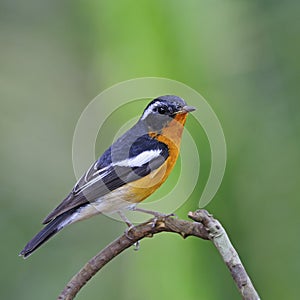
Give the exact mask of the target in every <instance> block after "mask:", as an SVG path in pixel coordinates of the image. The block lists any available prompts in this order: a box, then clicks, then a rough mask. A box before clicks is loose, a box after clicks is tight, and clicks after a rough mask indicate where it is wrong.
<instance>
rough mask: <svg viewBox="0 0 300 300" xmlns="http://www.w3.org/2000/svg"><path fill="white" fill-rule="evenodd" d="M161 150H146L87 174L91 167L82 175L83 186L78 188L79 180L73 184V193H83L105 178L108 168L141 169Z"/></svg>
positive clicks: (157, 155) (158, 154)
mask: <svg viewBox="0 0 300 300" xmlns="http://www.w3.org/2000/svg"><path fill="white" fill-rule="evenodd" d="M161 152H162V150H159V149H157V150H148V151H144V152H142V153H140V154H139V155H137V156H135V157H132V158H127V159H124V160H121V161H118V162H114V163H112V164H111V165H109V166H107V167H104V168H102V169H100V170H97V171H96V172H94V173H93V174H91V175H90V174H89V172H90V170H91V169H92V167H93V166H94V165H92V166H91V167H90V168H89V170H88V172H86V174H85V175H84V181H85V182H86V183H85V184H84V185H82V186H79V187H78V184H79V182H80V180H82V178H81V179H79V180H78V182H77V183H76V184H75V186H74V188H73V191H74V192H75V193H77V192H78V191H79V190H80V191H84V190H85V189H86V188H88V187H90V186H91V185H93V184H94V183H96V182H97V181H99V180H101V179H103V178H104V177H105V176H107V175H108V174H109V172H110V171H109V168H110V167H114V166H117V167H129V168H135V167H141V166H142V165H144V164H146V163H148V162H150V161H151V160H153V159H155V158H157V157H159V156H160V154H161ZM88 176H90V178H91V179H89V178H88Z"/></svg>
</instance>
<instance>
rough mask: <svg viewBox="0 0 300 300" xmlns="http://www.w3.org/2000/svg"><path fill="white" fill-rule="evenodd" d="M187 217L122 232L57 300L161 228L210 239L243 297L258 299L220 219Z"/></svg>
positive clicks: (202, 213)
mask: <svg viewBox="0 0 300 300" xmlns="http://www.w3.org/2000/svg"><path fill="white" fill-rule="evenodd" d="M188 216H189V218H191V219H193V220H194V221H195V222H190V221H185V220H179V219H176V218H174V217H171V216H166V217H159V218H154V219H151V220H149V221H147V222H145V223H142V224H140V225H137V226H135V227H133V228H132V229H130V230H129V232H127V233H124V234H123V235H122V236H120V237H119V238H117V239H116V240H114V241H113V242H112V243H110V244H109V245H107V246H106V247H105V248H104V249H103V250H102V251H101V252H99V253H98V254H97V255H96V256H94V257H93V258H92V259H91V260H90V261H89V262H88V263H87V264H86V265H85V266H84V267H83V268H82V269H81V270H80V271H79V272H78V273H77V274H76V275H75V276H74V277H73V278H72V279H71V280H70V281H69V283H68V284H67V285H66V286H65V288H64V289H63V291H62V292H61V294H60V295H59V297H58V298H57V300H72V299H74V297H75V296H76V295H77V293H78V292H79V291H80V289H81V288H82V287H83V286H84V285H85V284H86V283H87V282H88V281H89V280H90V279H91V278H92V277H93V276H94V275H95V274H96V273H97V272H98V271H100V270H101V269H102V268H103V267H104V266H105V265H106V264H107V263H108V262H110V261H111V260H112V259H113V258H114V257H116V256H117V255H119V254H120V253H121V252H123V251H124V250H125V249H127V248H129V247H131V246H132V245H134V244H135V243H136V242H138V241H140V240H142V239H143V238H146V237H152V236H153V235H154V234H157V233H159V232H163V231H166V232H173V233H177V234H179V235H181V236H182V237H183V238H186V237H188V236H195V237H198V238H201V239H204V240H211V241H212V242H213V243H214V245H215V246H216V248H217V250H218V251H219V253H220V254H221V256H222V258H223V260H224V262H225V263H226V265H227V267H228V269H229V270H230V273H231V275H232V278H233V280H234V281H235V283H236V285H237V287H238V289H239V292H240V293H241V295H242V297H243V299H244V300H259V299H260V298H259V296H258V294H257V292H256V291H255V289H254V287H253V285H252V283H251V280H250V278H249V277H248V275H247V273H246V270H245V268H244V266H243V265H242V262H241V261H240V259H239V256H238V254H237V252H236V251H235V249H234V248H233V246H232V244H231V243H230V240H229V238H228V236H227V234H226V232H225V230H224V228H223V227H222V226H221V224H220V222H219V221H218V220H216V219H214V218H213V217H212V215H210V214H209V213H208V212H207V211H206V210H197V211H196V212H190V213H189V214H188Z"/></svg>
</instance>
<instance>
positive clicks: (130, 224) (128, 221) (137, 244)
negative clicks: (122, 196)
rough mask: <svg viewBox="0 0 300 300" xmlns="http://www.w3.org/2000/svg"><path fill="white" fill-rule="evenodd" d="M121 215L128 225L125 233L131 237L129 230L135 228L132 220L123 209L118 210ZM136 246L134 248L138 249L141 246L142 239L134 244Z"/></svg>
mask: <svg viewBox="0 0 300 300" xmlns="http://www.w3.org/2000/svg"><path fill="white" fill-rule="evenodd" d="M118 214H119V216H120V217H121V219H122V220H123V221H124V222H125V224H126V225H127V226H128V228H126V230H125V235H126V237H127V238H129V239H131V238H130V236H129V234H128V232H129V231H130V230H131V229H132V228H134V225H133V224H132V223H131V222H130V220H129V219H128V218H127V217H126V216H125V214H124V213H123V212H122V211H120V210H119V211H118ZM133 246H134V248H133V249H134V250H135V251H137V250H139V248H140V241H137V242H136V243H134V244H133Z"/></svg>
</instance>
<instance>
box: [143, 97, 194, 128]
mask: <svg viewBox="0 0 300 300" xmlns="http://www.w3.org/2000/svg"><path fill="white" fill-rule="evenodd" d="M194 110H195V108H194V107H192V106H188V105H187V104H186V102H185V101H184V100H183V99H182V98H180V97H178V96H173V95H166V96H160V97H158V98H155V99H154V100H152V101H151V102H150V103H149V104H148V105H147V107H146V108H145V110H144V112H143V114H142V116H141V119H140V121H142V122H144V123H145V124H146V125H147V127H148V128H149V129H150V130H151V131H154V132H159V131H161V130H162V129H164V128H165V127H166V126H168V124H169V123H170V122H172V121H174V120H176V121H177V122H179V123H181V125H184V122H185V119H186V116H187V114H188V113H189V112H191V111H194Z"/></svg>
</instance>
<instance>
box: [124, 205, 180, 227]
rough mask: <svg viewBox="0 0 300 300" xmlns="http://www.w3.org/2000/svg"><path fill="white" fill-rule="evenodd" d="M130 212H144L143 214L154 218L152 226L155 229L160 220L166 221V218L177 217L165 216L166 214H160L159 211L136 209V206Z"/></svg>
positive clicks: (172, 215) (172, 214)
mask: <svg viewBox="0 0 300 300" xmlns="http://www.w3.org/2000/svg"><path fill="white" fill-rule="evenodd" d="M130 210H133V211H139V212H142V213H145V214H149V215H152V216H154V219H153V225H152V226H153V227H155V225H156V222H157V220H158V219H159V218H162V219H164V218H166V217H174V216H176V215H175V214H174V213H171V214H164V213H161V212H158V211H153V210H148V209H144V208H139V207H136V206H133V207H131V208H130Z"/></svg>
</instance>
